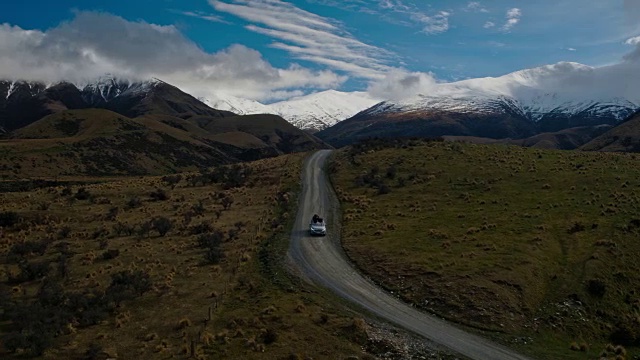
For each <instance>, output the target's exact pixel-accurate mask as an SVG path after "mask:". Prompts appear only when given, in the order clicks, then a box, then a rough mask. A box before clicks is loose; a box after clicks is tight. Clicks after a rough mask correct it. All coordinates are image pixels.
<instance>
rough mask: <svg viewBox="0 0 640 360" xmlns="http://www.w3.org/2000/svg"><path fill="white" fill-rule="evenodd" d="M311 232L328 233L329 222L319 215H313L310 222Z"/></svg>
mask: <svg viewBox="0 0 640 360" xmlns="http://www.w3.org/2000/svg"><path fill="white" fill-rule="evenodd" d="M309 233H310V234H311V235H312V236H313V235H319V236H325V235H327V224H326V223H325V222H324V219H323V218H321V217H320V216H318V215H313V218H312V219H311V223H310V224H309Z"/></svg>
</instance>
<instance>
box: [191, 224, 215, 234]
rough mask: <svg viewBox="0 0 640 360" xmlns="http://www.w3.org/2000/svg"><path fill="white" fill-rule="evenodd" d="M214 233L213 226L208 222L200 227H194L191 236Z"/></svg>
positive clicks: (199, 225)
mask: <svg viewBox="0 0 640 360" xmlns="http://www.w3.org/2000/svg"><path fill="white" fill-rule="evenodd" d="M211 231H213V226H211V224H209V222H207V221H203V222H201V223H200V224H198V225H195V226H192V227H191V229H190V230H189V232H190V233H191V235H200V234H204V233H208V232H211Z"/></svg>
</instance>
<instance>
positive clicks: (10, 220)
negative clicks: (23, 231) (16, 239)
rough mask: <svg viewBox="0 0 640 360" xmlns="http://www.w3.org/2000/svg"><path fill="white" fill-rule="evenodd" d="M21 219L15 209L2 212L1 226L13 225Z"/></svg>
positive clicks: (0, 215)
mask: <svg viewBox="0 0 640 360" xmlns="http://www.w3.org/2000/svg"><path fill="white" fill-rule="evenodd" d="M20 220H21V219H20V215H18V213H16V212H15V211H5V212H1V213H0V227H3V228H8V227H12V226H14V225H16V224H17V223H18V222H20Z"/></svg>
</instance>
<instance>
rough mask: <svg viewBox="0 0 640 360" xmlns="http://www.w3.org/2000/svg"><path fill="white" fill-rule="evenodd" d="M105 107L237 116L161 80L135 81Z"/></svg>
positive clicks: (130, 111)
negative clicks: (209, 104) (213, 106)
mask: <svg viewBox="0 0 640 360" xmlns="http://www.w3.org/2000/svg"><path fill="white" fill-rule="evenodd" d="M85 94H86V92H85ZM85 96H87V95H85ZM104 107H105V108H107V109H109V110H112V111H115V112H117V113H120V114H123V115H126V116H129V117H136V116H141V115H145V114H165V115H172V116H177V117H189V116H193V115H206V116H213V117H224V116H236V114H234V113H232V112H229V111H221V110H216V109H213V108H211V107H209V106H207V105H206V104H204V103H203V102H201V101H200V100H198V99H196V98H195V97H193V96H191V95H189V94H187V93H185V92H183V91H181V90H180V89H178V88H177V87H175V86H173V85H170V84H167V83H165V82H163V81H160V80H151V81H146V82H141V83H133V84H131V85H130V86H129V87H128V88H127V89H125V90H124V91H122V92H121V93H120V94H118V95H117V96H115V97H113V98H112V99H110V100H108V101H107V102H106V104H105V105H104Z"/></svg>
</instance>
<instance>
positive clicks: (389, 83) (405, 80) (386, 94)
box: [367, 69, 437, 100]
mask: <svg viewBox="0 0 640 360" xmlns="http://www.w3.org/2000/svg"><path fill="white" fill-rule="evenodd" d="M436 84H437V82H436V79H435V77H434V76H433V74H430V73H423V72H408V71H405V70H401V69H394V70H392V71H389V72H388V73H387V74H386V76H385V77H384V78H383V79H380V80H377V81H373V82H371V84H370V85H369V87H368V89H367V92H368V93H369V94H370V95H371V96H372V97H374V98H377V99H389V100H403V99H407V98H410V97H412V96H415V95H418V94H425V93H428V92H429V90H430V89H433V88H434V87H435V86H436Z"/></svg>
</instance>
